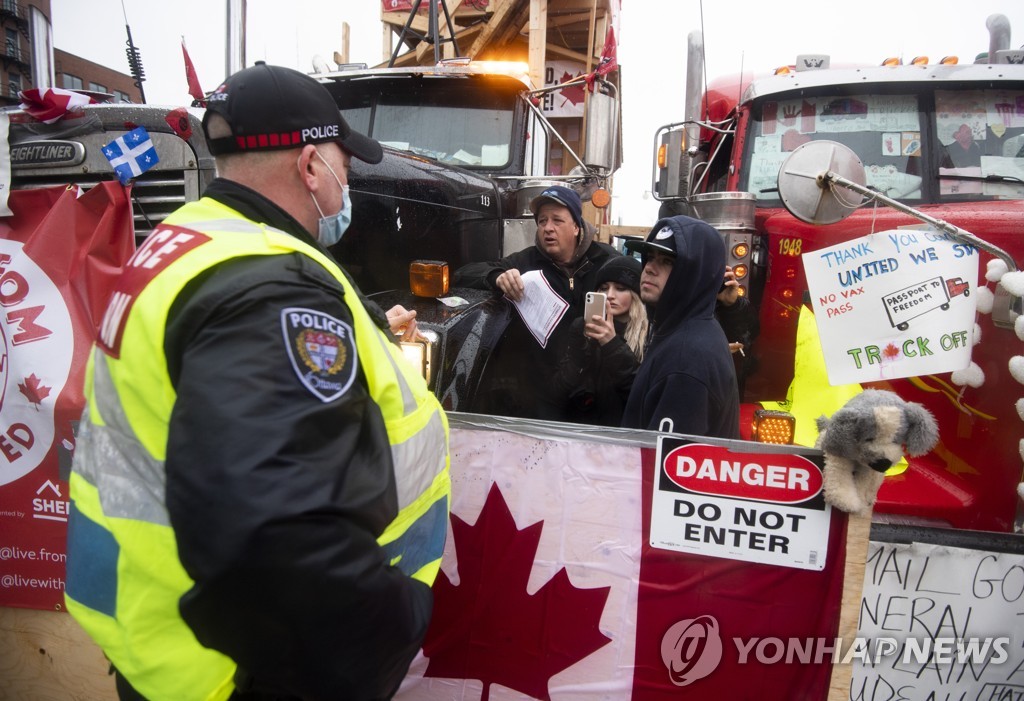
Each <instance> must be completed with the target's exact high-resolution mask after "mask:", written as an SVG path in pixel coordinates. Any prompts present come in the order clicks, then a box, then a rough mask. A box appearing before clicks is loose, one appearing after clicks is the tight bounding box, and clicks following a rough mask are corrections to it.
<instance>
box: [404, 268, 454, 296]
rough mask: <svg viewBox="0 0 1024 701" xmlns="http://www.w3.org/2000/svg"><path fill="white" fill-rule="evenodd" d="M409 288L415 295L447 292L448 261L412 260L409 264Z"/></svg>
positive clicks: (435, 294)
mask: <svg viewBox="0 0 1024 701" xmlns="http://www.w3.org/2000/svg"><path fill="white" fill-rule="evenodd" d="M409 289H410V290H412V293H413V294H414V295H416V296H417V297H443V296H444V295H446V294H448V263H446V262H445V261H443V260H414V261H413V262H412V263H410V264H409Z"/></svg>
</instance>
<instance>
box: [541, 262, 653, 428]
mask: <svg viewBox="0 0 1024 701" xmlns="http://www.w3.org/2000/svg"><path fill="white" fill-rule="evenodd" d="M595 282H596V289H597V291H598V292H603V293H605V294H606V295H607V296H608V304H607V311H606V314H605V316H604V317H601V316H599V315H592V316H591V317H590V318H588V319H584V318H583V317H580V318H578V319H576V320H574V321H573V324H572V328H571V330H570V333H569V344H568V347H567V348H566V352H565V354H564V356H563V358H562V361H561V364H560V365H559V368H558V373H557V374H556V381H557V384H558V389H559V390H560V391H561V394H562V395H563V396H564V397H565V402H566V408H565V413H566V420H567V421H571V422H573V423H583V424H595V425H600V426H618V425H619V421H620V420H621V418H622V410H623V408H624V407H625V406H626V398H627V397H629V390H630V387H632V385H633V377H634V376H635V375H636V370H637V368H638V367H639V366H640V360H641V358H642V357H643V350H644V342H645V340H646V338H647V310H646V308H645V306H644V304H643V302H641V301H640V261H638V260H636V259H635V258H632V257H629V256H616V257H614V258H612V259H610V260H609V261H608V262H607V263H605V264H604V265H603V266H602V267H601V269H600V270H598V271H597V277H596V278H595Z"/></svg>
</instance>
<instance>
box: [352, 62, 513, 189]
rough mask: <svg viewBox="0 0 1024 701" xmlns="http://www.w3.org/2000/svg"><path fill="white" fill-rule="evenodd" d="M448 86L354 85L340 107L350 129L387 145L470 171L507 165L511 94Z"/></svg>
mask: <svg viewBox="0 0 1024 701" xmlns="http://www.w3.org/2000/svg"><path fill="white" fill-rule="evenodd" d="M449 82H450V83H452V84H451V85H443V84H442V83H441V81H436V80H435V81H424V82H423V84H422V85H421V84H420V83H419V82H416V81H409V80H406V81H404V82H400V81H392V82H389V83H388V84H386V85H385V84H383V83H370V82H359V81H353V82H352V83H351V84H350V86H349V89H348V90H347V92H346V93H344V98H343V99H339V107H340V108H341V111H342V114H343V115H345V120H346V121H347V122H348V123H349V124H350V125H351V126H352V128H353V129H356V130H358V131H361V132H363V133H364V134H369V135H370V136H372V137H373V138H375V139H377V140H378V141H380V142H381V143H382V144H384V145H385V146H391V147H392V148H396V149H400V150H403V151H409V152H411V153H415V154H417V155H420V156H426V157H427V158H432V159H434V160H437V161H441V162H443V163H452V164H455V165H459V166H463V167H468V168H486V169H492V170H493V169H500V168H502V167H504V166H506V165H507V164H508V162H509V159H510V156H511V148H510V144H511V143H512V124H513V115H514V108H515V100H516V95H515V93H510V92H505V91H493V90H492V91H485V90H483V89H481V86H480V85H479V84H476V83H470V82H468V81H462V80H460V81H449ZM364 91H365V92H364Z"/></svg>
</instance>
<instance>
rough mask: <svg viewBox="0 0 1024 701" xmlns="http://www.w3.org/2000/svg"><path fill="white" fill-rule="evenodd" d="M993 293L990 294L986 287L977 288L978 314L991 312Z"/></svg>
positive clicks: (990, 291)
mask: <svg viewBox="0 0 1024 701" xmlns="http://www.w3.org/2000/svg"><path fill="white" fill-rule="evenodd" d="M995 298H996V297H995V295H994V294H992V290H990V289H988V288H987V287H979V288H978V313H979V314H991V313H992V302H993V301H994V300H995Z"/></svg>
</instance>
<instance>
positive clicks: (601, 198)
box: [590, 187, 612, 209]
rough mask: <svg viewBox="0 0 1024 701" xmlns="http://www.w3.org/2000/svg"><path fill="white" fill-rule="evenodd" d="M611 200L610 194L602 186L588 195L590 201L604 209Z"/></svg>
mask: <svg viewBox="0 0 1024 701" xmlns="http://www.w3.org/2000/svg"><path fill="white" fill-rule="evenodd" d="M611 202H612V195H611V193H610V192H608V191H607V190H605V189H604V188H603V187H599V188H597V189H596V190H594V194H593V195H591V196H590V203H591V204H592V205H594V206H595V207H597V208H598V209H604V208H605V207H607V206H608V205H609V204H611Z"/></svg>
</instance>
